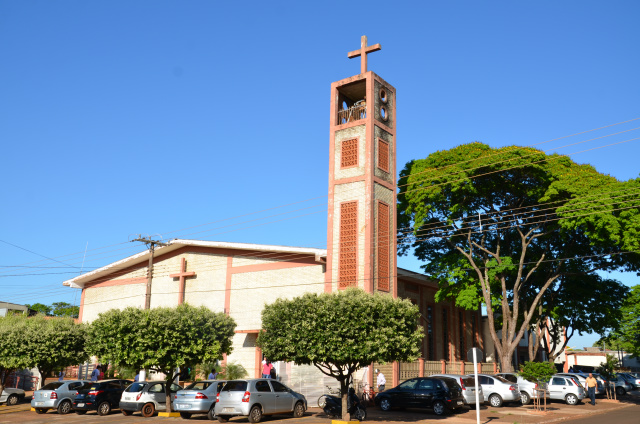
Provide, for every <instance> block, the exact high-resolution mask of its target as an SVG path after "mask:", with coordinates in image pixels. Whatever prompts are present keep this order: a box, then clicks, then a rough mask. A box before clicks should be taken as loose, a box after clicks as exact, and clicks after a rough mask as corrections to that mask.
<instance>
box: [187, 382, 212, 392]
mask: <svg viewBox="0 0 640 424" xmlns="http://www.w3.org/2000/svg"><path fill="white" fill-rule="evenodd" d="M210 384H211V383H209V382H207V381H197V382H195V383H191V384H190V385H188V386H187V387H185V388H184V389H185V390H204V389H206V388H207V387H209V385H210Z"/></svg>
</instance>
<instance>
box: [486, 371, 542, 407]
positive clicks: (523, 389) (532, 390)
mask: <svg viewBox="0 0 640 424" xmlns="http://www.w3.org/2000/svg"><path fill="white" fill-rule="evenodd" d="M496 375H497V376H498V377H502V378H504V379H505V380H507V381H510V382H511V383H517V384H518V389H520V402H522V404H523V405H528V404H529V402H531V399H533V398H537V397H538V396H539V397H540V399H541V400H542V396H541V394H540V393H538V392H536V390H537V389H538V383H534V382H532V381H529V380H525V379H524V378H522V377H521V376H520V375H518V374H516V373H515V372H500V373H498V374H496ZM544 397H548V396H547V395H546V394H545V396H544Z"/></svg>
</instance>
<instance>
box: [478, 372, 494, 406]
mask: <svg viewBox="0 0 640 424" xmlns="http://www.w3.org/2000/svg"><path fill="white" fill-rule="evenodd" d="M478 383H480V385H481V386H482V393H483V394H484V400H485V402H487V401H489V396H491V394H492V393H495V383H494V382H493V378H491V377H489V376H488V375H479V376H478Z"/></svg>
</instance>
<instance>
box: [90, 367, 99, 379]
mask: <svg viewBox="0 0 640 424" xmlns="http://www.w3.org/2000/svg"><path fill="white" fill-rule="evenodd" d="M98 377H100V367H99V366H97V365H96V367H95V368H94V369H93V371H91V382H95V381H98Z"/></svg>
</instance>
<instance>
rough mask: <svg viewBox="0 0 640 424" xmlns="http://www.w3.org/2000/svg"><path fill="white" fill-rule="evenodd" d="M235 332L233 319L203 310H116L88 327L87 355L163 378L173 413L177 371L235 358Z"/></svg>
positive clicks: (168, 403) (100, 316)
mask: <svg viewBox="0 0 640 424" xmlns="http://www.w3.org/2000/svg"><path fill="white" fill-rule="evenodd" d="M235 327H236V323H235V321H234V320H233V318H231V317H229V316H227V315H225V314H224V313H221V312H212V311H211V310H209V309H207V308H206V307H204V306H201V307H198V308H196V307H193V306H190V305H187V304H184V305H180V306H178V307H175V308H153V309H138V308H131V307H130V308H126V309H124V310H118V309H112V310H110V311H107V312H104V313H101V314H100V315H99V316H98V319H96V320H95V321H93V322H92V323H91V325H90V326H89V331H88V334H89V336H88V340H87V350H88V351H89V352H90V353H91V354H93V355H96V356H97V357H98V358H99V359H100V361H101V362H104V363H106V362H110V363H111V364H113V365H114V366H119V367H126V366H129V367H134V368H136V369H149V370H152V371H156V372H161V373H164V374H165V376H166V382H167V384H166V385H165V386H166V389H165V394H166V398H167V411H168V412H171V402H170V392H169V386H170V383H171V382H172V381H173V380H174V378H175V377H176V376H177V375H178V374H177V373H176V374H174V371H175V369H176V368H178V367H183V368H184V367H193V366H195V365H196V364H199V363H205V362H213V361H215V360H216V359H222V355H223V354H225V353H227V354H228V353H230V352H231V349H232V346H231V344H232V337H233V335H234V330H235Z"/></svg>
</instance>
